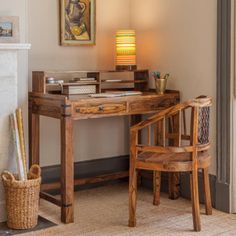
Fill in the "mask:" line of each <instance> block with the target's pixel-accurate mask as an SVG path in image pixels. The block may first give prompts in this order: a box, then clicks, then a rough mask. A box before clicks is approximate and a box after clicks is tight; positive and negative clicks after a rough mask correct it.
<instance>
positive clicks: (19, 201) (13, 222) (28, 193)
mask: <svg viewBox="0 0 236 236" xmlns="http://www.w3.org/2000/svg"><path fill="white" fill-rule="evenodd" d="M1 176H2V181H3V186H4V189H5V197H6V210H7V225H8V227H9V228H11V229H29V228H33V227H35V226H36V225H37V223H38V207H39V191H40V183H41V177H40V176H41V169H40V167H39V166H38V165H33V166H32V167H31V168H30V171H29V173H28V180H26V181H19V180H18V179H17V176H16V175H12V174H11V173H10V172H8V171H4V172H3V173H2V175H1Z"/></svg>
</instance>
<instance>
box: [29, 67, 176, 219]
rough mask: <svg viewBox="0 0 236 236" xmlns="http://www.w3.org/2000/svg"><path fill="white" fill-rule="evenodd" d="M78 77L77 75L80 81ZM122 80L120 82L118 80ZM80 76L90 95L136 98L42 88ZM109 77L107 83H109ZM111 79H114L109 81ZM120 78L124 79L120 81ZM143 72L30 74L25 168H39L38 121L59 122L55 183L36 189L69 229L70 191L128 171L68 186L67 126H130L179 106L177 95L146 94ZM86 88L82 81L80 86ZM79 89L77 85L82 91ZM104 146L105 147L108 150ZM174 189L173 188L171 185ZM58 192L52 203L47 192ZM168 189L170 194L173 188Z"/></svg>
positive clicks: (71, 179) (70, 180) (69, 146)
mask: <svg viewBox="0 0 236 236" xmlns="http://www.w3.org/2000/svg"><path fill="white" fill-rule="evenodd" d="M81 74H82V75H81ZM124 75H126V76H124ZM78 76H83V77H88V78H91V77H92V78H95V81H92V82H89V83H88V84H91V83H93V84H94V85H95V86H96V92H99V93H100V92H105V91H107V90H108V91H110V90H118V89H119V90H129V91H130V90H139V91H142V92H143V94H142V95H135V96H127V97H114V98H91V97H89V96H88V95H63V94H61V90H60V88H53V89H51V87H52V86H58V85H49V84H47V83H46V81H47V78H48V77H54V78H56V79H58V80H64V82H65V83H67V82H69V81H70V80H71V79H73V78H75V77H78ZM110 76H111V77H112V79H110ZM114 77H115V79H114ZM124 77H126V78H124ZM148 78H149V72H148V70H137V71H133V72H117V71H93V72H86V71H83V72H81V71H76V72H68V71H63V72H47V71H42V72H33V81H32V85H33V86H32V88H33V91H32V92H29V157H30V165H31V164H39V163H40V154H39V150H40V142H39V140H40V138H39V135H40V134H39V130H40V119H39V118H40V116H46V117H51V118H56V119H59V120H60V122H61V126H60V129H61V181H60V182H56V183H50V184H43V185H42V186H41V194H40V196H41V197H42V198H44V199H46V200H48V201H50V202H51V203H53V204H55V205H57V206H59V207H61V220H62V222H64V223H70V222H73V220H74V213H73V209H74V185H82V184H88V183H98V182H101V181H105V180H115V179H119V178H125V177H128V170H127V171H123V172H118V173H117V172H116V173H114V172H113V173H110V174H106V175H103V176H96V177H92V178H86V179H76V180H74V150H73V123H74V121H76V120H82V119H93V118H102V117H112V116H130V117H131V125H133V124H135V123H137V122H139V121H140V120H141V115H142V114H151V113H155V112H158V111H160V110H163V109H165V108H168V107H170V106H172V105H175V104H177V103H178V102H179V99H180V96H179V92H178V91H167V93H166V94H164V95H157V94H156V93H155V92H153V91H150V90H148ZM86 82H87V81H86ZM84 84H85V82H84V83H82V85H84ZM108 145H109V144H108ZM172 185H173V186H176V183H173V184H172ZM58 188H60V189H61V197H60V198H56V197H55V196H52V195H50V194H48V193H46V192H45V191H46V190H49V189H58ZM173 189H174V188H173Z"/></svg>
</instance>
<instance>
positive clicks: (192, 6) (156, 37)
mask: <svg viewBox="0 0 236 236" xmlns="http://www.w3.org/2000/svg"><path fill="white" fill-rule="evenodd" d="M131 6H132V7H131V25H132V27H133V28H135V29H136V30H137V41H138V42H137V49H138V56H137V58H138V65H139V66H144V67H147V68H150V70H156V69H158V70H160V71H163V72H170V73H171V76H172V78H171V79H170V81H169V84H168V87H169V88H172V89H178V90H180V91H181V97H182V100H185V99H189V98H193V97H196V96H198V95H201V94H206V95H209V96H212V97H213V99H214V106H213V109H212V111H213V112H212V116H211V118H212V120H211V121H212V122H211V140H212V150H211V153H212V156H213V162H212V168H211V173H215V172H216V161H215V160H216V159H215V154H216V105H215V103H216V53H217V1H216V0H207V1H206V0H198V1H194V0H178V1H177V0H146V1H145V2H144V1H142V0H131Z"/></svg>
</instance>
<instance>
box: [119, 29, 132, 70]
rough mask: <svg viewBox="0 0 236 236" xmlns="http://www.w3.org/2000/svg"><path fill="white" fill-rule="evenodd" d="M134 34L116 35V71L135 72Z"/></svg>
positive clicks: (129, 31) (128, 31) (122, 31)
mask: <svg viewBox="0 0 236 236" xmlns="http://www.w3.org/2000/svg"><path fill="white" fill-rule="evenodd" d="M136 69H137V66H136V34H135V31H134V30H119V31H117V33H116V70H136Z"/></svg>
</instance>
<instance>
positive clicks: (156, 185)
mask: <svg viewBox="0 0 236 236" xmlns="http://www.w3.org/2000/svg"><path fill="white" fill-rule="evenodd" d="M160 193H161V171H154V172H153V195H154V196H153V205H156V206H158V205H160Z"/></svg>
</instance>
